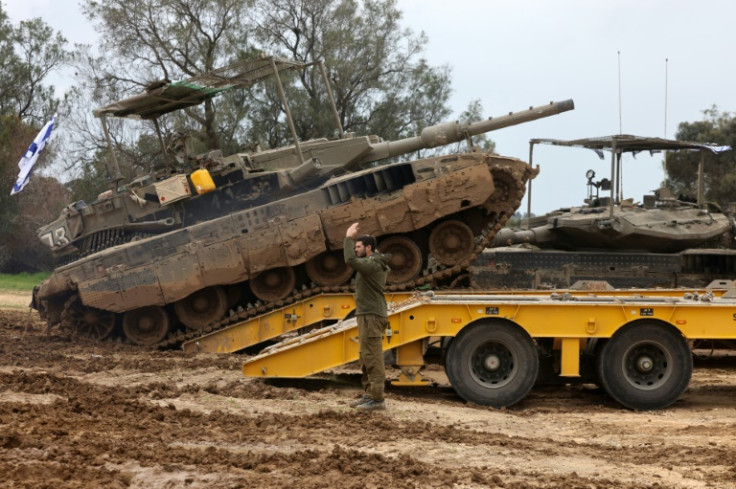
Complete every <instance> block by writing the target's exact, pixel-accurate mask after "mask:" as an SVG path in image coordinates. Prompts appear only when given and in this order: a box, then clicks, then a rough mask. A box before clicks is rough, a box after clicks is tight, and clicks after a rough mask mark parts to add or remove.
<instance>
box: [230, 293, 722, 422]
mask: <svg viewBox="0 0 736 489" xmlns="http://www.w3.org/2000/svg"><path fill="white" fill-rule="evenodd" d="M640 292H641V291H640ZM650 292H651V293H650V294H647V295H643V294H642V293H636V294H632V293H629V294H620V293H618V294H616V293H611V294H607V292H600V293H597V294H596V295H590V294H577V295H576V294H572V293H562V294H560V293H557V294H554V293H553V294H549V293H547V294H528V295H518V294H507V295H503V294H484V293H470V294H459V293H432V292H429V293H421V294H416V295H414V296H411V297H407V298H406V299H404V300H402V301H400V302H396V303H393V304H390V311H389V323H390V326H389V328H388V329H387V334H386V336H385V338H384V342H383V347H384V350H388V349H392V348H395V349H396V353H397V359H396V363H397V366H398V367H399V368H400V369H401V375H400V376H399V379H398V381H397V382H398V383H400V384H404V385H407V384H408V385H420V384H422V383H423V380H422V378H421V372H420V370H421V367H422V366H423V365H424V360H423V353H424V346H425V344H426V341H427V340H428V338H430V337H443V338H445V340H446V341H445V346H446V350H445V370H446V372H447V376H448V378H449V380H450V383H451V384H452V386H453V388H454V389H455V390H456V391H457V393H458V394H459V395H460V396H461V397H463V398H464V399H466V400H467V401H470V402H474V403H478V404H483V405H490V406H496V407H503V406H509V405H512V404H514V403H516V402H518V401H520V400H521V399H523V398H524V396H525V395H526V394H527V393H528V392H529V390H530V389H531V388H532V386H533V385H534V383H535V381H536V380H537V378H538V375H539V370H540V356H543V355H544V354H545V352H546V353H549V351H550V350H551V351H553V352H554V358H555V359H556V360H555V362H554V366H553V368H554V369H555V371H556V372H557V373H558V375H559V376H560V377H562V378H568V379H574V378H577V377H579V376H580V374H581V358H583V356H584V355H588V356H590V357H592V358H593V359H594V367H595V374H596V382H597V383H598V384H599V385H601V386H602V387H603V388H604V389H605V390H606V391H607V392H608V393H609V394H610V395H611V397H613V398H614V399H615V400H616V401H618V402H619V403H621V404H622V405H624V406H626V407H628V408H630V409H637V410H648V409H660V408H664V407H666V406H668V405H670V404H671V403H673V402H674V401H675V400H677V399H678V398H679V397H680V395H681V394H682V393H683V392H684V391H685V389H686V388H687V386H688V383H689V381H690V377H691V375H692V369H693V361H692V354H691V351H690V347H689V344H688V342H689V341H691V340H700V339H736V299H734V298H732V297H729V296H730V295H731V294H728V293H726V294H722V293H721V292H719V293H716V294H713V293H702V292H701V293H698V292H689V293H685V294H681V295H680V296H679V297H677V296H667V295H657V294H656V293H655V291H650ZM606 294H607V295H606ZM357 336H358V331H357V325H356V321H355V319H344V320H342V321H340V322H338V323H337V324H334V325H331V326H328V327H325V328H321V329H318V330H315V331H312V332H310V333H308V334H305V335H301V336H298V337H295V338H292V339H289V340H286V341H284V342H282V343H280V344H277V345H274V346H273V347H270V348H268V349H266V350H264V351H263V352H262V353H261V354H259V355H258V356H256V357H253V358H250V359H248V360H247V361H246V362H245V363H244V364H243V373H244V374H245V375H246V376H252V377H304V376H307V375H311V374H315V373H318V372H321V371H324V370H328V369H331V368H334V367H337V366H340V365H343V364H346V363H349V362H352V361H355V360H357V359H358V341H357Z"/></svg>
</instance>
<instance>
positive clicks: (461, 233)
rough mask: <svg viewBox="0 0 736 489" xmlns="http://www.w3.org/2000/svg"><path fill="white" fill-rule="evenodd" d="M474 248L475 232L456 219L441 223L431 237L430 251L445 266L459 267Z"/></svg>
mask: <svg viewBox="0 0 736 489" xmlns="http://www.w3.org/2000/svg"><path fill="white" fill-rule="evenodd" d="M474 248H475V237H474V236H473V230H472V229H470V226H468V225H467V224H465V223H464V222H462V221H458V220H456V219H452V220H449V221H444V222H441V223H440V224H438V225H437V226H436V227H435V228H434V229H433V230H432V233H431V234H430V235H429V251H430V253H432V256H434V258H435V260H437V261H438V262H440V263H442V264H443V265H448V266H453V265H457V264H458V263H460V262H462V261H463V259H464V258H465V257H467V256H469V255H470V254H471V253H473V249H474Z"/></svg>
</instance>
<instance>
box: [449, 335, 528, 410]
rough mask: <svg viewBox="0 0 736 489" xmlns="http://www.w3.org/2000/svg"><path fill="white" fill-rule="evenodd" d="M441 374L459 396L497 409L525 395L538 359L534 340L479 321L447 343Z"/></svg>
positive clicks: (517, 400) (513, 402)
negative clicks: (448, 344) (444, 375)
mask: <svg viewBox="0 0 736 489" xmlns="http://www.w3.org/2000/svg"><path fill="white" fill-rule="evenodd" d="M445 371H446V372H447V377H448V379H449V380H450V383H451V384H452V386H453V388H454V389H455V391H456V392H457V393H458V395H460V397H462V398H463V399H465V400H466V401H469V402H474V403H476V404H482V405H485V406H493V407H497V408H500V407H506V406H511V405H512V404H515V403H517V402H519V401H520V400H522V399H523V398H524V396H526V395H527V394H528V393H529V391H530V390H531V388H532V386H533V385H534V382H535V381H536V379H537V374H538V372H539V356H538V354H537V349H536V346H535V344H534V340H532V338H531V337H530V336H529V335H528V334H527V332H526V331H524V330H523V329H522V328H520V327H519V326H517V325H515V324H512V323H509V322H505V321H483V322H478V323H475V324H473V325H470V326H468V327H466V328H464V329H463V330H462V331H460V333H459V334H458V335H457V337H455V339H454V340H453V341H452V342H451V343H450V346H449V348H448V349H447V357H446V359H445Z"/></svg>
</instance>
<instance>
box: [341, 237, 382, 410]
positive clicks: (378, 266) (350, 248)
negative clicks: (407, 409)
mask: <svg viewBox="0 0 736 489" xmlns="http://www.w3.org/2000/svg"><path fill="white" fill-rule="evenodd" d="M344 246H345V248H344V255H345V263H346V264H347V265H348V266H350V267H351V268H353V269H354V270H355V271H356V272H357V274H356V278H355V315H356V316H357V320H358V338H359V340H360V368H361V370H362V372H363V378H362V379H361V382H362V384H363V389H364V390H365V394H366V395H367V396H368V397H370V398H371V399H373V400H374V401H378V402H380V401H383V389H384V384H385V382H386V372H385V369H384V365H383V348H382V342H383V334H384V332H385V331H386V327H387V326H388V319H387V312H386V296H385V295H384V288H385V286H386V277H387V276H388V272H389V271H390V268H389V267H388V263H389V261H390V259H391V255H384V254H383V253H379V252H378V251H377V250H374V251H373V254H371V256H368V257H364V258H358V256H357V255H356V254H355V242H354V241H353V239H352V238H349V237H346V238H345V244H344Z"/></svg>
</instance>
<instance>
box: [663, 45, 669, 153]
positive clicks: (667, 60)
mask: <svg viewBox="0 0 736 489" xmlns="http://www.w3.org/2000/svg"><path fill="white" fill-rule="evenodd" d="M669 62H670V60H669V58H665V59H664V138H665V139H667V78H668V68H669Z"/></svg>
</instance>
